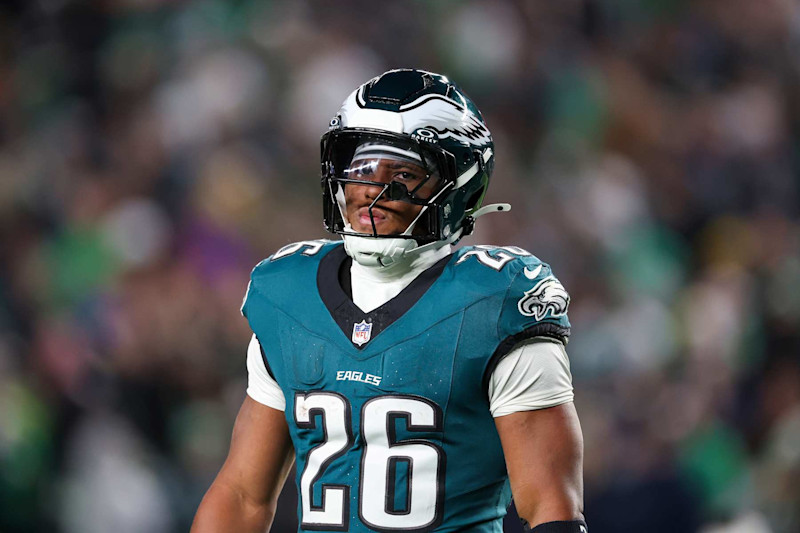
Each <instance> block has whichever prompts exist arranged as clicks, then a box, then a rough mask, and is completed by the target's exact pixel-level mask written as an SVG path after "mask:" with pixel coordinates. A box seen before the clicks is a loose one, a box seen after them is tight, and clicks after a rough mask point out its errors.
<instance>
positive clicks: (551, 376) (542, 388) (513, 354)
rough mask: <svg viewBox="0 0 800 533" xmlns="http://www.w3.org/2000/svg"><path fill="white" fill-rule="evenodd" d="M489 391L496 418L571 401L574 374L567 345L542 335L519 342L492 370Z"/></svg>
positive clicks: (491, 406) (493, 413)
mask: <svg viewBox="0 0 800 533" xmlns="http://www.w3.org/2000/svg"><path fill="white" fill-rule="evenodd" d="M488 392H489V410H490V412H491V413H492V416H493V417H495V418H496V417H498V416H504V415H510V414H511V413H518V412H520V411H533V410H536V409H545V408H547V407H555V406H556V405H561V404H563V403H568V402H571V401H572V400H573V397H574V394H573V391H572V374H571V373H570V371H569V358H568V357H567V351H566V350H565V349H564V345H563V344H561V343H560V342H551V341H545V340H542V339H529V340H527V341H523V342H522V343H520V344H518V345H517V346H515V347H514V349H513V350H511V351H510V352H509V353H508V355H506V356H505V357H503V359H502V360H501V361H500V363H498V365H497V367H496V368H495V370H494V372H492V377H491V379H490V380H489V391H488Z"/></svg>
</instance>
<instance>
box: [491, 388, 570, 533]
mask: <svg viewBox="0 0 800 533" xmlns="http://www.w3.org/2000/svg"><path fill="white" fill-rule="evenodd" d="M495 424H496V426H497V432H498V433H499V435H500V440H501V442H502V444H503V453H504V454H505V458H506V466H507V468H508V476H509V480H510V481H511V492H512V494H513V496H514V502H515V504H516V507H517V513H518V514H519V516H520V518H521V519H523V520H525V521H526V522H527V523H528V526H529V527H530V528H531V529H532V530H533V531H536V529H535V527H536V526H537V525H540V524H544V523H548V522H562V521H577V520H583V476H582V472H583V437H582V435H581V428H580V423H579V422H578V416H577V414H576V412H575V407H574V405H573V403H572V402H568V403H564V404H561V405H557V406H555V407H549V408H546V409H537V410H534V411H521V412H517V413H512V414H509V415H505V416H500V417H497V418H495ZM559 527H564V529H560V530H557V531H564V532H565V533H566V532H572V531H574V532H575V533H579V532H580V531H581V530H580V525H579V524H577V523H574V524H571V525H559ZM567 528H570V529H567Z"/></svg>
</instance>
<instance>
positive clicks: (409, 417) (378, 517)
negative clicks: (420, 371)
mask: <svg viewBox="0 0 800 533" xmlns="http://www.w3.org/2000/svg"><path fill="white" fill-rule="evenodd" d="M317 416H319V417H320V418H319V419H320V420H321V424H322V428H320V429H322V431H323V434H324V441H323V442H322V443H320V444H318V445H317V446H315V447H314V448H311V450H310V451H309V452H308V455H307V456H306V458H305V459H306V461H305V467H304V468H303V472H302V474H301V475H300V501H301V504H302V516H301V525H302V527H303V528H305V529H325V530H339V531H346V530H347V529H348V526H349V524H348V521H349V517H350V487H349V486H347V485H343V484H342V485H339V484H334V483H323V484H322V486H321V498H319V501H317V502H315V501H314V498H313V494H314V490H313V485H314V483H316V482H317V481H318V480H319V478H320V477H322V475H323V473H324V472H325V469H326V468H327V467H328V466H329V465H330V464H331V462H332V461H333V460H334V459H336V458H338V457H340V456H342V455H343V454H345V453H346V452H347V450H348V449H349V448H350V447H351V446H352V445H353V442H354V441H353V429H352V427H353V424H352V419H351V418H352V417H351V407H350V402H348V401H347V399H346V398H345V397H344V396H341V395H339V394H336V393H333V392H310V393H306V394H297V395H296V397H295V402H294V418H295V423H296V424H297V426H298V427H299V428H305V429H317ZM398 419H402V420H404V422H405V426H406V429H407V430H408V431H411V432H413V431H426V432H430V431H441V430H442V413H441V409H440V408H439V406H437V405H436V404H434V403H433V402H431V401H429V400H427V399H425V398H421V397H419V396H395V395H391V396H379V397H377V398H373V399H371V400H369V401H367V402H366V403H365V404H364V406H363V407H362V409H361V438H362V439H363V442H364V452H363V454H362V456H361V473H360V478H359V484H358V486H359V495H358V496H359V497H358V514H359V517H360V519H361V521H362V522H363V523H364V524H365V525H367V526H369V527H370V528H372V529H375V530H378V531H381V530H386V531H398V530H399V531H414V530H421V529H426V528H430V527H432V526H434V525H435V524H437V523H438V522H439V521H440V520H441V514H442V512H441V510H442V500H443V490H444V484H443V479H444V462H445V455H444V451H443V450H442V449H441V447H439V446H437V445H436V444H434V443H432V442H428V441H425V440H421V439H407V440H401V441H398V440H397V438H396V435H395V432H396V431H395V427H396V421H397V420H398ZM403 463H405V464H403ZM401 467H404V468H407V472H408V485H407V489H406V494H400V495H399V496H400V498H399V501H401V502H403V501H404V502H405V504H404V505H403V504H401V505H399V506H398V505H396V503H395V502H397V501H398V498H397V496H398V495H397V494H395V476H396V475H397V472H398V469H399V468H401ZM412 474H413V475H412Z"/></svg>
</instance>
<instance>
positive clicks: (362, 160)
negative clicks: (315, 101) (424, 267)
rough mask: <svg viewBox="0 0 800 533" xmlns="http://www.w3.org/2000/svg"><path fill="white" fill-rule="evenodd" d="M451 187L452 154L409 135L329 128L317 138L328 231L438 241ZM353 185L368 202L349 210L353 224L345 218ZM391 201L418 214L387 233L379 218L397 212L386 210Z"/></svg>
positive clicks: (423, 242)
mask: <svg viewBox="0 0 800 533" xmlns="http://www.w3.org/2000/svg"><path fill="white" fill-rule="evenodd" d="M454 183H455V163H454V161H453V158H452V155H450V154H448V153H446V152H444V151H442V150H440V149H437V148H435V147H431V146H427V145H426V144H425V143H424V141H420V140H417V139H414V138H413V137H410V136H408V135H400V134H394V133H390V132H385V131H380V130H365V129H359V130H357V131H356V130H351V131H348V130H334V131H330V132H328V133H327V134H326V135H324V136H323V138H322V187H323V197H324V204H325V213H324V214H325V225H326V228H327V229H328V230H329V231H332V232H335V233H339V234H342V235H350V236H357V237H372V238H392V239H409V240H413V241H416V242H417V243H418V244H425V243H429V242H434V241H440V240H443V239H445V238H446V236H444V235H442V233H443V231H442V221H443V219H444V213H443V211H444V210H443V205H444V201H445V199H446V198H448V196H449V194H451V193H452V189H453V185H454ZM355 187H368V188H369V189H368V190H362V191H361V194H362V196H363V197H365V198H367V199H371V202H370V203H369V204H368V205H362V206H360V207H359V206H356V205H350V206H349V213H350V218H353V217H355V216H358V217H359V218H360V220H359V222H357V223H356V222H355V221H353V220H349V219H348V205H347V197H348V190H349V188H355ZM394 202H403V203H405V204H410V205H413V206H418V211H417V212H416V215H415V217H414V218H413V219H412V220H410V222H409V224H408V225H407V226H406V227H405V228H403V229H401V230H398V229H397V228H393V229H392V231H387V230H384V229H382V228H380V227H379V226H381V225H386V223H384V222H383V217H384V215H385V214H386V212H387V211H389V212H392V211H393V212H395V213H397V210H396V209H393V208H392V207H391V206H392V205H393V203H394ZM394 205H395V206H397V205H398V204H394ZM404 211H405V210H404ZM354 225H355V226H359V227H358V230H357V229H356V228H354ZM359 230H360V231H359Z"/></svg>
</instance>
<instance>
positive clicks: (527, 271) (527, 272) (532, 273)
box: [522, 265, 542, 279]
mask: <svg viewBox="0 0 800 533" xmlns="http://www.w3.org/2000/svg"><path fill="white" fill-rule="evenodd" d="M541 271H542V265H539V266H537V267H536V268H534V269H533V270H531V269H529V268H528V267H525V268H524V269H522V273H523V274H525V277H526V278H528V279H536V276H538V275H539V272H541Z"/></svg>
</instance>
